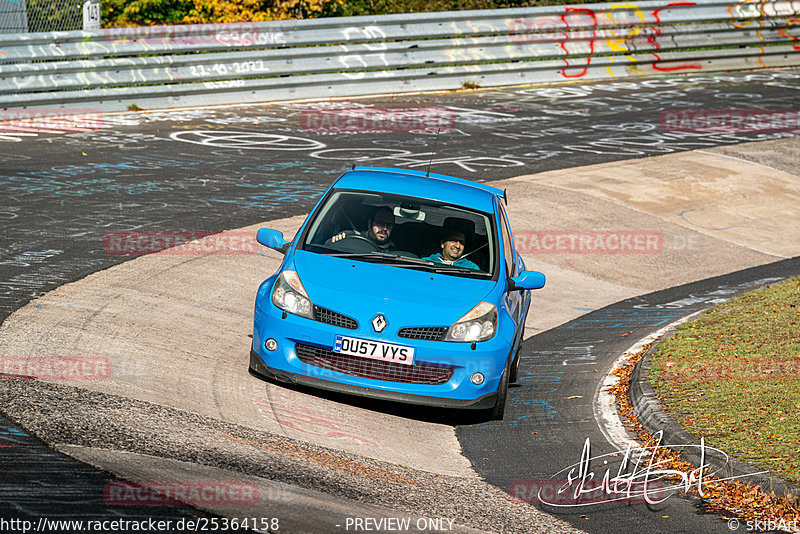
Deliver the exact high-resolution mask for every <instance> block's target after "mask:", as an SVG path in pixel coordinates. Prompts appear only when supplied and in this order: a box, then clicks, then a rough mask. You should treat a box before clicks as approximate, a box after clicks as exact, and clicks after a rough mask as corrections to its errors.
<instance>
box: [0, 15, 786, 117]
mask: <svg viewBox="0 0 800 534" xmlns="http://www.w3.org/2000/svg"><path fill="white" fill-rule="evenodd" d="M796 65H800V0H785V1H782V0H777V1H760V2H751V1H747V0H745V1H741V2H730V1H726V2H724V1H719V0H698V1H694V2H691V1H674V2H663V1H645V2H626V3H619V4H614V3H611V4H582V5H568V6H550V7H538V8H520V9H501V10H486V11H461V12H448V13H422V14H405V15H384V16H371V17H348V18H335V19H312V20H302V21H275V22H261V23H236V24H214V25H198V26H158V27H140V28H113V29H105V30H99V31H92V32H83V31H76V32H54V33H34V34H20V35H8V34H7V35H0V75H1V77H2V79H1V80H0V108H5V109H6V110H9V109H19V108H28V109H37V108H39V109H49V110H52V109H55V108H59V107H81V108H87V107H89V106H91V108H92V109H96V110H124V109H126V107H128V106H129V105H131V104H136V105H137V106H139V107H141V108H144V109H155V108H165V107H178V106H193V105H201V104H236V103H247V102H267V101H277V100H290V99H304V98H327V97H340V96H354V95H365V94H376V93H402V92H410V91H439V90H450V89H459V88H462V87H475V86H480V87H493V86H505V85H520V84H531V83H544V82H557V81H568V80H580V79H583V80H587V79H601V78H622V77H629V76H640V75H664V74H676V73H685V74H692V73H698V72H709V71H722V70H736V69H751V68H763V67H784V66H796Z"/></svg>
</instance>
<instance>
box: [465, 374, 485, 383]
mask: <svg viewBox="0 0 800 534" xmlns="http://www.w3.org/2000/svg"><path fill="white" fill-rule="evenodd" d="M484 380H486V377H485V376H483V373H473V374H472V376H471V377H469V381H470V382H472V383H473V384H475V385H476V386H480V385H481V384H483V381H484Z"/></svg>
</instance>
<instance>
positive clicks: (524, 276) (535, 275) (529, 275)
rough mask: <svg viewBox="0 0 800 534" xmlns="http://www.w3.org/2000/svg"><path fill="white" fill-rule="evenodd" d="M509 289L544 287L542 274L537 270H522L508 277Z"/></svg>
mask: <svg viewBox="0 0 800 534" xmlns="http://www.w3.org/2000/svg"><path fill="white" fill-rule="evenodd" d="M510 281H511V288H510V289H511V290H512V291H513V290H519V289H541V288H543V287H544V282H545V278H544V274H542V273H540V272H538V271H522V272H521V273H519V275H518V276H514V277H512V278H511V279H510Z"/></svg>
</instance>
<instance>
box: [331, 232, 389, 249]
mask: <svg viewBox="0 0 800 534" xmlns="http://www.w3.org/2000/svg"><path fill="white" fill-rule="evenodd" d="M332 245H333V246H334V247H336V248H337V249H339V250H342V251H343V252H380V250H381V249H380V248H379V247H378V245H377V244H376V243H375V242H374V241H373V240H372V239H370V238H368V237H366V236H363V235H359V234H350V235H347V236H345V237H343V238H342V239H340V240H338V241H336V242H335V243H332Z"/></svg>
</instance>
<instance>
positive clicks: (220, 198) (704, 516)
mask: <svg viewBox="0 0 800 534" xmlns="http://www.w3.org/2000/svg"><path fill="white" fill-rule="evenodd" d="M799 106H800V71H798V70H783V71H769V72H752V73H737V74H732V75H726V76H703V77H691V78H686V77H683V78H681V77H667V78H663V79H654V80H632V81H627V80H626V81H622V82H604V83H593V84H574V85H564V86H552V87H532V88H510V89H504V90H498V91H477V92H470V93H454V94H437V95H415V96H403V97H397V98H392V97H379V98H371V99H358V100H349V101H341V102H328V103H323V104H320V103H287V104H274V105H263V106H251V107H241V108H216V109H196V110H184V111H165V112H153V113H147V112H137V113H128V114H119V115H108V116H99V115H98V116H92V117H91V118H90V119H85V120H83V121H80V122H77V123H75V122H72V123H70V122H67V121H60V122H55V123H53V122H49V123H47V122H40V123H35V124H26V125H25V127H24V128H17V129H13V128H5V129H3V130H2V131H0V197H1V198H2V203H0V219H2V220H3V232H2V234H1V235H0V320H2V321H3V324H2V326H0V357H2V358H3V360H4V362H7V361H13V360H14V359H15V358H24V357H29V356H48V357H50V356H52V357H70V358H76V357H80V358H84V360H87V361H92V362H95V363H97V362H101V363H103V364H104V365H105V364H107V365H108V369H111V371H110V372H109V373H108V374H107V375H104V376H102V377H100V379H96V380H95V379H90V380H86V381H85V382H82V383H75V382H72V381H69V382H68V381H64V380H60V381H59V380H3V381H0V398H2V404H0V406H2V410H3V412H4V415H5V416H7V418H4V419H2V420H0V448H2V451H0V463H2V465H3V467H2V469H3V472H5V473H6V475H5V476H4V477H3V479H2V482H0V488H2V489H0V491H2V493H3V495H4V498H3V499H2V502H1V503H0V517H3V518H22V519H28V520H32V521H34V522H36V521H38V520H39V519H40V518H42V517H45V516H46V517H49V518H62V519H64V518H67V519H85V520H88V519H115V518H128V519H144V518H155V519H172V520H177V519H180V518H183V519H198V518H199V519H203V520H210V519H211V518H216V517H218V516H219V517H226V516H227V517H237V516H238V517H250V516H253V517H255V516H256V514H258V517H262V518H267V519H272V518H279V519H280V522H281V530H282V531H287V532H293V531H348V530H349V531H354V529H353V528H346V525H347V523H346V521H347V520H348V518H352V517H359V516H360V517H373V518H381V517H382V518H392V517H401V516H402V517H404V516H409V517H413V518H414V520H415V521H419V520H424V523H423V524H424V525H426V528H425V529H424V530H428V531H437V530H439V531H440V530H453V531H464V532H474V531H479V530H480V531H490V532H492V531H503V532H512V531H514V532H550V531H568V529H570V527H569V525H571V526H572V527H574V528H575V529H577V530H583V531H588V532H612V531H613V532H642V531H645V530H647V531H654V532H729V529H728V527H727V524H726V522H725V521H724V520H722V519H721V518H720V517H719V515H717V514H712V513H708V512H707V511H705V510H704V508H703V507H702V506H701V505H700V504H698V503H696V502H692V501H689V500H685V499H683V498H681V497H678V496H675V497H672V498H670V499H669V500H667V501H666V502H665V503H663V504H662V505H659V506H656V507H652V506H651V507H648V506H647V505H644V504H634V505H600V506H595V507H588V508H566V509H554V508H548V507H546V506H545V507H542V506H541V505H540V504H539V503H536V502H533V500H532V499H529V498H527V497H528V494H527V493H526V491H527V490H528V489H529V488H530V487H531V485H532V484H538V483H540V482H542V481H548V480H551V479H552V478H553V477H554V476H556V474H557V473H558V472H559V471H561V470H562V469H565V468H568V467H570V466H572V465H574V464H576V463H577V462H578V461H579V460H580V457H581V449H582V446H583V444H584V442H585V440H586V439H587V438H588V439H589V440H590V441H591V444H592V450H593V452H596V454H604V453H605V452H607V450H605V449H606V448H607V447H608V449H609V450H610V449H612V448H613V447H614V445H613V444H609V443H608V436H607V434H605V433H604V432H603V431H602V430H601V429H600V428H599V427H598V423H597V420H596V417H595V413H596V410H597V400H596V399H597V392H598V390H599V384H600V383H601V382H602V380H603V379H604V377H605V375H606V373H607V372H608V369H609V367H610V366H611V365H612V364H613V362H614V361H615V360H616V359H617V358H618V357H619V355H620V354H622V353H624V352H625V351H626V350H627V349H628V348H629V347H630V346H631V345H632V344H633V343H634V342H635V341H636V340H637V339H640V338H642V337H644V336H646V335H648V334H650V333H652V332H653V331H655V330H657V329H659V328H661V327H663V326H664V325H665V324H668V323H670V322H672V321H674V320H677V319H680V318H682V317H684V316H686V315H688V314H691V313H694V312H696V311H698V310H701V309H703V308H705V307H707V306H709V305H712V304H713V303H715V302H718V301H719V300H720V299H725V298H730V297H731V296H733V295H735V294H738V293H741V292H744V291H746V290H748V289H751V288H753V287H757V286H759V285H763V284H765V283H769V282H772V281H776V280H778V279H781V278H785V277H787V276H791V275H794V274H798V273H800V262H798V261H797V259H796V257H797V256H798V254H800V236H798V235H797V232H796V228H797V225H798V222H800V221H798V220H797V213H798V210H797V207H798V205H800V180H799V179H798V177H797V175H796V174H795V173H796V162H797V158H798V157H800V146H799V145H798V143H797V137H794V136H795V135H796V133H797V132H796V131H794V132H793V131H792V130H791V129H787V128H782V129H781V128H778V129H775V130H770V131H768V132H735V133H730V132H729V133H719V132H711V133H709V132H690V133H686V132H683V133H680V132H674V131H670V130H669V127H668V126H669V125H668V124H666V123H665V121H666V120H667V116H666V115H665V113H668V112H675V111H676V110H678V111H680V110H691V111H697V110H726V109H727V110H760V111H767V110H792V109H793V110H797V109H798V107H799ZM376 109H377V110H381V113H383V116H384V118H385V117H391V116H392V115H397V114H398V113H399V112H400V111H399V110H405V111H406V112H407V113H408V112H410V113H412V114H416V115H417V116H420V117H424V118H426V119H427V120H431V123H435V124H436V128H435V129H433V128H431V129H429V130H428V131H418V130H414V129H413V128H410V127H408V126H407V125H404V124H398V123H392V126H391V127H387V128H385V131H380V132H375V131H364V125H365V124H367V123H365V122H364V120H365V119H364V118H363V117H364V116H365V114H367V113H368V112H374V111H375V110H376ZM320 110H324V111H325V113H327V114H329V115H331V114H332V115H333V116H337V115H338V116H348V117H353V116H355V117H358V118H359V119H358V120H355V121H351V122H350V123H348V124H350V126H347V127H345V128H344V129H342V127H341V124H340V125H339V129H338V130H335V129H333V127H332V126H331V123H330V122H326V119H324V118H321V117H322V115H321V114H320ZM370 120H373V119H370ZM359 121H361V122H359ZM353 124H355V125H356V126H353ZM369 124H370V125H371V126H372V127H373V128H374V127H375V124H376V123H375V122H371V123H369ZM383 125H384V126H385V123H384V124H383ZM379 129H380V128H379ZM435 130H439V133H438V139H437V133H436V131H435ZM434 147H435V152H434ZM352 163H368V164H372V165H385V166H400V167H412V168H423V167H426V166H428V165H430V166H431V168H432V170H434V171H436V172H441V173H446V174H453V175H458V176H463V177H467V178H472V179H476V180H480V181H491V182H496V184H497V185H498V186H501V187H504V188H507V189H508V191H509V197H510V204H509V211H510V214H511V218H512V224H513V225H514V230H515V239H516V240H517V248H518V249H519V250H520V252H522V253H523V255H524V256H525V258H526V262H527V263H528V265H529V267H530V268H534V269H538V270H541V271H543V272H545V273H546V274H547V276H548V286H547V287H546V288H545V289H544V290H542V291H541V292H537V293H535V294H534V309H533V311H532V314H531V317H529V321H528V324H527V326H526V328H527V332H528V335H529V336H530V337H528V338H527V340H526V341H525V343H524V345H523V352H522V355H523V359H522V366H521V379H520V381H519V383H518V384H516V385H514V386H513V388H512V390H511V392H510V399H509V407H508V409H507V412H506V416H505V418H504V420H503V421H498V422H486V421H480V420H478V421H476V420H474V417H465V416H463V415H462V414H453V413H447V412H438V411H431V412H426V413H425V414H424V415H421V414H420V413H419V410H417V409H412V408H410V407H407V406H397V405H393V404H390V403H373V402H366V401H363V400H359V399H352V398H347V397H343V396H337V395H328V394H321V393H319V392H314V391H307V390H304V389H301V388H285V387H282V386H278V385H275V384H265V383H263V382H260V381H258V380H255V379H253V378H252V377H250V376H249V375H247V368H246V362H247V356H248V349H249V339H248V337H247V336H248V332H249V330H250V329H251V321H252V317H251V315H252V310H251V306H252V297H253V294H254V292H255V287H256V285H257V284H258V282H259V281H260V280H263V278H265V277H266V276H268V274H270V273H271V272H272V271H273V270H274V269H275V267H276V266H277V265H278V263H279V261H280V256H279V255H277V254H275V253H273V252H271V251H266V250H264V249H262V248H257V249H247V250H244V251H238V252H235V253H221V252H220V251H219V250H217V251H216V253H214V252H212V253H210V254H201V255H196V256H189V257H187V256H180V255H175V254H172V255H170V254H169V251H165V252H164V253H161V254H146V255H145V254H143V252H147V251H141V250H140V251H136V253H135V254H133V255H131V254H126V253H123V252H125V251H122V250H120V249H117V248H115V246H114V241H113V237H114V236H119V235H124V234H134V235H137V234H142V233H145V232H149V233H154V232H160V233H165V234H173V235H176V234H180V235H184V236H185V235H191V236H193V237H197V236H200V235H205V234H214V233H217V232H221V231H224V230H231V231H232V232H233V233H232V234H230V233H229V234H227V235H235V236H236V239H242V237H241V236H252V235H254V232H255V229H256V228H258V227H260V226H271V227H276V228H278V229H281V230H283V231H284V233H285V234H287V235H292V233H293V231H294V230H295V229H296V228H297V226H298V225H299V224H300V222H301V220H302V215H303V214H305V213H307V212H308V210H309V209H310V208H311V206H312V205H313V203H314V202H315V201H316V199H317V198H318V197H319V195H320V194H321V192H322V191H324V189H325V188H326V187H327V185H328V184H329V183H330V181H331V180H332V179H333V177H335V176H336V174H337V173H338V172H340V171H341V170H343V169H345V168H347V167H349V166H350V165H351V164H352ZM576 168H580V169H579V170H578V171H577V172H576V171H575V169H576ZM243 227H246V229H242V228H243ZM608 230H611V231H616V232H622V233H625V232H632V233H633V234H637V235H639V236H657V238H658V246H657V247H656V249H654V250H648V251H644V252H642V251H637V252H630V251H629V252H630V253H624V251H623V252H622V253H610V252H609V251H600V250H594V251H589V252H587V251H581V253H574V252H576V251H575V250H573V251H572V252H573V253H572V254H570V253H565V251H563V250H553V249H549V250H545V249H542V247H541V244H535V243H537V242H536V241H535V239H534V238H535V237H541V236H542V235H543V234H542V233H541V232H545V233H547V232H550V233H551V234H553V233H555V234H558V233H559V232H560V233H562V234H564V233H566V234H570V233H573V234H574V233H581V232H583V233H589V234H591V235H593V236H595V237H596V236H597V235H599V234H600V233H602V232H605V231H608ZM626 235H627V234H626ZM225 242H226V243H228V244H230V243H232V242H233V241H232V240H231V239H228V240H227V241H225ZM237 242H238V241H237ZM128 252H130V251H128ZM567 252H569V251H567ZM792 258H794V259H792ZM4 372H6V371H4ZM40 440H43V441H40ZM53 449H56V450H53ZM56 451H59V452H56ZM600 451H602V452H600ZM63 453H66V454H67V455H68V456H67V455H65V454H63ZM73 458H75V459H78V460H81V461H80V462H79V461H77V460H75V459H73ZM83 462H86V463H83ZM87 464H89V465H87ZM90 465H93V466H98V467H100V468H101V469H102V471H98V470H97V469H95V468H93V467H90ZM119 478H122V479H125V480H137V481H154V480H156V481H162V482H164V481H192V483H196V482H197V481H206V482H209V483H216V484H219V483H220V481H228V482H230V483H231V484H239V485H240V486H241V487H242V488H244V489H246V490H247V489H255V488H257V494H258V495H259V499H257V500H256V501H255V502H253V501H246V502H243V503H241V505H240V506H239V507H237V508H231V507H230V506H229V504H230V503H219V502H213V503H207V502H199V503H198V502H195V503H194V506H186V505H174V504H172V505H164V504H155V503H152V502H137V503H134V504H131V503H126V504H125V505H120V503H119V502H114V501H113V499H110V498H109V494H108V491H109V488H113V487H116V486H114V485H115V484H118V483H119ZM487 483H488V484H487ZM508 494H510V495H512V496H517V497H518V498H521V500H522V501H528V502H530V503H531V504H533V506H530V505H528V504H521V503H519V502H514V501H512V500H511V499H509V497H508ZM442 495H447V496H448V497H447V498H442ZM539 508H543V509H544V511H546V512H549V513H551V514H554V517H553V516H550V515H545V514H541V513H539V512H538V509H539ZM433 518H452V519H454V520H455V523H454V525H455V526H453V527H452V528H451V529H450V528H448V529H444V528H437V525H439V526H441V525H445V524H448V525H449V523H446V522H442V523H441V524H440V523H433V522H428V521H429V520H431V519H433ZM274 527H275V525H273V524H272V523H270V522H269V521H267V522H266V523H263V524H260V525H257V530H270V529H272V530H274ZM362 530H363V529H362ZM395 530H396V529H395ZM11 531H14V530H11Z"/></svg>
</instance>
